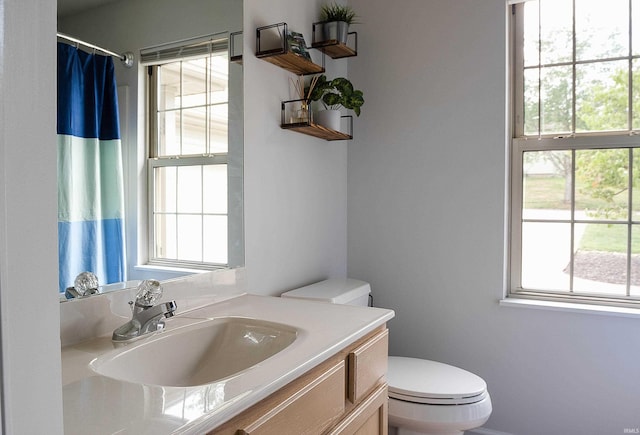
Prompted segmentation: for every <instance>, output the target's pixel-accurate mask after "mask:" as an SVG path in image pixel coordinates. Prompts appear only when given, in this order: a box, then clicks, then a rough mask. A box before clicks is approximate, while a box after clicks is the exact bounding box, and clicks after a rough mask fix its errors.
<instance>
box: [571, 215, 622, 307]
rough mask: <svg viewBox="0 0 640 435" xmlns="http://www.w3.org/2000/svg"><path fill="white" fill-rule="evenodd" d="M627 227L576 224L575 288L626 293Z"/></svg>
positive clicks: (597, 291) (619, 293) (586, 291)
mask: <svg viewBox="0 0 640 435" xmlns="http://www.w3.org/2000/svg"><path fill="white" fill-rule="evenodd" d="M627 228H628V226H627V225H624V224H618V225H608V224H588V225H584V224H583V225H576V251H575V255H574V263H573V276H574V279H573V290H574V292H576V293H600V294H610V295H616V296H624V295H626V292H627V291H626V288H627V237H628V235H627V232H628V229H627Z"/></svg>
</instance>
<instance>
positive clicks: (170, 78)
mask: <svg viewBox="0 0 640 435" xmlns="http://www.w3.org/2000/svg"><path fill="white" fill-rule="evenodd" d="M226 42H227V41H226V39H225V40H204V41H201V42H197V43H192V44H190V45H186V46H184V45H183V46H177V47H170V48H166V49H163V50H148V51H147V52H144V51H143V53H142V60H143V61H145V60H147V63H148V60H149V59H152V60H153V61H152V62H153V63H151V64H149V65H148V67H147V68H148V75H147V80H148V84H149V86H148V90H149V91H148V96H149V110H148V118H149V119H148V122H149V155H148V188H149V194H148V196H149V222H148V226H149V263H150V264H165V265H170V266H186V267H204V268H207V267H215V266H225V265H227V263H228V241H227V240H228V236H227V234H228V214H227V202H228V201H227V198H228V187H227V184H228V183H227V180H228V177H227V167H228V166H227V163H228V162H227V155H228V98H229V91H228V83H229V75H228V68H229V59H228V50H227V43H226Z"/></svg>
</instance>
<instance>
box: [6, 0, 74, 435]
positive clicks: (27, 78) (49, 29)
mask: <svg viewBox="0 0 640 435" xmlns="http://www.w3.org/2000/svg"><path fill="white" fill-rule="evenodd" d="M54 35H55V2H54V1H42V0H21V1H19V2H18V1H6V0H0V318H1V321H2V322H1V330H2V338H1V340H0V342H1V344H2V390H3V397H2V400H3V402H4V403H3V409H2V415H3V417H4V425H3V427H0V433H2V432H3V431H4V432H5V433H7V434H37V433H51V434H55V433H62V387H61V379H60V337H59V335H58V323H59V320H60V316H59V310H58V296H57V294H56V292H55V291H53V290H54V289H55V287H56V285H55V283H56V282H57V252H58V251H57V225H56V222H57V217H56V216H57V191H56V163H55V162H56V140H55V134H56V133H55V132H56V124H55V122H56V115H55V113H56V106H55V93H56V90H55V74H56V70H55V68H56V60H55V59H56V58H55V36H54Z"/></svg>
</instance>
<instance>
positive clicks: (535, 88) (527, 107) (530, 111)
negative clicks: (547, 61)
mask: <svg viewBox="0 0 640 435" xmlns="http://www.w3.org/2000/svg"><path fill="white" fill-rule="evenodd" d="M539 79H540V70H539V69H538V68H534V69H527V70H525V71H524V134H526V135H529V136H531V135H538V133H539V129H540V127H539V123H538V121H539V114H538V107H539V97H540V91H539V89H540V88H539Z"/></svg>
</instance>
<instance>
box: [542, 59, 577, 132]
mask: <svg viewBox="0 0 640 435" xmlns="http://www.w3.org/2000/svg"><path fill="white" fill-rule="evenodd" d="M572 74H573V69H572V68H571V66H559V67H551V68H542V70H541V77H540V80H541V86H540V87H541V89H540V92H541V96H542V99H541V104H542V108H541V109H542V110H541V112H542V127H541V128H542V133H543V134H544V133H568V132H571V131H572V129H571V113H572V111H573V105H572V104H571V102H572V99H573V97H572V90H571V87H572Z"/></svg>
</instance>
